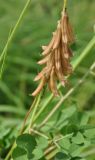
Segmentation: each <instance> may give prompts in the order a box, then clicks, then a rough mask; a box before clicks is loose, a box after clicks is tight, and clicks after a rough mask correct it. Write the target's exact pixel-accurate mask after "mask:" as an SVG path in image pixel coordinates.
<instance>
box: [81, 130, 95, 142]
mask: <svg viewBox="0 0 95 160" xmlns="http://www.w3.org/2000/svg"><path fill="white" fill-rule="evenodd" d="M84 136H85V137H87V138H88V139H92V138H95V128H94V129H89V130H86V131H85V132H84Z"/></svg>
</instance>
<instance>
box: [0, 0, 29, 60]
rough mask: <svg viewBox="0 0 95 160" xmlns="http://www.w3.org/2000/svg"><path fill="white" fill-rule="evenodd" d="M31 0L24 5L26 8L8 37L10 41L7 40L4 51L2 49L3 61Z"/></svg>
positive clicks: (0, 57)
mask: <svg viewBox="0 0 95 160" xmlns="http://www.w3.org/2000/svg"><path fill="white" fill-rule="evenodd" d="M30 2H31V0H27V2H26V4H25V6H24V8H23V10H22V12H21V14H20V16H19V19H18V21H17V22H16V24H15V26H14V28H13V30H12V32H11V34H10V37H9V38H8V41H7V43H6V45H5V47H4V49H3V51H2V53H1V56H0V61H2V59H3V57H4V55H5V54H6V52H7V49H8V47H9V45H10V43H11V41H12V39H13V37H14V35H15V33H16V31H17V29H18V27H19V25H20V23H21V21H22V19H23V17H24V15H25V12H26V11H27V8H28V7H29V5H30Z"/></svg>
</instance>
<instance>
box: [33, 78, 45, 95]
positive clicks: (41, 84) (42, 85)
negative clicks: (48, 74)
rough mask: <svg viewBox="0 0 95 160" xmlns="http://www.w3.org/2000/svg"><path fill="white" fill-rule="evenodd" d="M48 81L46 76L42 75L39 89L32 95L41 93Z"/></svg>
mask: <svg viewBox="0 0 95 160" xmlns="http://www.w3.org/2000/svg"><path fill="white" fill-rule="evenodd" d="M45 82H46V79H45V76H43V77H42V79H41V82H40V84H39V86H38V87H37V89H36V90H35V91H34V92H33V93H32V96H36V95H38V94H39V92H40V91H41V90H42V88H43V87H44V85H45Z"/></svg>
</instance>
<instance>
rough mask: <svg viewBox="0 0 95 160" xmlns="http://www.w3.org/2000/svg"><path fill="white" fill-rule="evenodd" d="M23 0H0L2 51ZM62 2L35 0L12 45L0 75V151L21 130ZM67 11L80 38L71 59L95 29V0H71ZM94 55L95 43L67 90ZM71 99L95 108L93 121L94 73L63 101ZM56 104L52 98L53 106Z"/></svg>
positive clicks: (83, 106) (82, 108)
mask: <svg viewBox="0 0 95 160" xmlns="http://www.w3.org/2000/svg"><path fill="white" fill-rule="evenodd" d="M25 3H26V0H20V1H19V0H7V1H5V0H0V53H1V52H2V50H3V48H4V46H5V44H6V41H7V39H8V36H9V34H10V32H11V30H12V29H13V27H14V25H15V23H16V21H17V19H18V17H19V15H20V13H21V10H22V9H23V7H24V5H25ZM62 6H63V0H47V1H45V0H32V3H31V6H30V7H29V9H28V11H27V14H26V16H25V17H24V20H23V22H22V24H21V25H20V27H19V29H18V31H17V33H16V35H15V37H14V40H13V41H12V43H11V45H10V48H9V49H8V54H7V58H6V63H5V69H4V74H3V78H2V80H1V81H0V154H2V155H3V154H5V153H6V152H7V149H8V147H9V146H10V143H11V142H12V141H13V139H14V137H15V135H16V134H17V131H16V129H17V128H18V123H19V124H21V122H22V121H23V118H24V116H25V113H26V110H28V109H29V107H30V105H31V103H32V101H33V98H32V97H31V96H29V94H31V93H32V91H33V90H34V89H35V88H36V86H37V84H36V83H34V82H33V79H34V77H35V75H36V74H37V73H38V72H39V71H40V69H41V68H40V66H39V65H37V64H36V62H37V61H38V60H39V59H40V58H41V51H42V50H41V46H42V45H45V44H47V43H48V42H49V40H50V38H51V33H52V32H53V31H54V30H55V29H56V24H57V20H58V19H59V18H60V13H61V11H62V8H63V7H62ZM68 13H69V16H70V20H71V22H72V25H73V28H74V32H75V38H76V44H75V45H74V46H72V49H73V50H74V58H73V59H77V58H78V56H79V55H80V54H81V52H82V51H83V49H84V48H85V47H86V46H87V44H88V42H89V41H90V40H91V38H92V37H93V35H94V34H95V0H82V1H79V0H68ZM94 61H95V48H93V49H92V51H91V52H90V53H89V55H88V56H87V57H86V58H85V59H84V60H83V61H82V63H81V64H80V65H79V66H78V67H77V69H76V70H75V72H74V73H73V75H72V76H71V77H70V78H69V85H68V86H67V88H65V89H64V88H63V89H62V93H63V94H64V93H66V91H67V90H68V89H69V88H70V87H72V86H74V85H75V84H76V83H77V81H78V79H80V78H81V77H82V76H83V75H84V74H85V73H86V72H87V71H88V68H89V67H90V66H91V64H92V63H93V62H94ZM0 65H1V64H0ZM47 91H48V90H47ZM72 104H77V107H78V108H79V110H84V109H85V110H87V111H89V112H91V113H93V119H92V123H93V124H95V118H94V117H95V75H93V76H92V75H89V76H88V77H87V79H86V81H85V83H84V85H82V87H79V88H78V89H77V91H75V93H74V94H73V95H72V96H70V97H69V99H68V100H67V101H66V102H65V103H64V106H65V107H68V106H70V105H72ZM52 105H53V103H52V104H51V105H50V107H49V109H50V108H51V107H52ZM44 113H45V112H44ZM46 113H47V111H46ZM19 127H20V126H19ZM10 133H11V134H10ZM6 135H7V137H8V136H9V140H10V142H9V141H8V139H6V138H5V137H6ZM5 139H6V141H5ZM91 160H92V159H91Z"/></svg>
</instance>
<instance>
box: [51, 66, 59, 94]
mask: <svg viewBox="0 0 95 160" xmlns="http://www.w3.org/2000/svg"><path fill="white" fill-rule="evenodd" d="M49 86H50V90H51V91H52V93H53V94H54V96H59V93H58V90H57V87H56V83H55V73H54V67H53V68H52V71H51V74H50V82H49Z"/></svg>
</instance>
